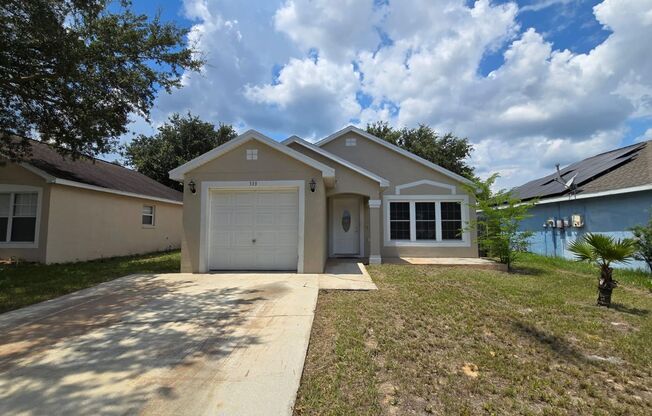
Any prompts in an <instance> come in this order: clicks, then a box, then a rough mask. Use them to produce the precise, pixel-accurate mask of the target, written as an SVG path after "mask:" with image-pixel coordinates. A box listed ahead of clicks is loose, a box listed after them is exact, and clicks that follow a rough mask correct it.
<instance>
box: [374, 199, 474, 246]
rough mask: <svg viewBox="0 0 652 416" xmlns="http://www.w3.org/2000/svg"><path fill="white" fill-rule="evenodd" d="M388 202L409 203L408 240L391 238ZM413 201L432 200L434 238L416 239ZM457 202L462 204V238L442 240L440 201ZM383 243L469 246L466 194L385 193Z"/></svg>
mask: <svg viewBox="0 0 652 416" xmlns="http://www.w3.org/2000/svg"><path fill="white" fill-rule="evenodd" d="M390 202H408V203H409V204H410V240H392V239H391V238H390V237H391V233H390V218H389V214H390V212H389V204H390ZM415 202H434V203H435V212H436V216H437V233H436V239H435V240H417V239H416V238H417V232H416V208H415ZM442 202H458V203H461V204H462V210H461V211H462V229H463V230H464V231H463V232H462V239H461V240H443V239H442V228H441V203H442ZM383 224H384V225H385V226H384V227H383V228H384V233H383V234H384V243H385V246H386V247H470V246H471V236H470V233H469V231H468V230H467V229H466V228H467V227H468V224H469V197H468V195H387V196H384V197H383Z"/></svg>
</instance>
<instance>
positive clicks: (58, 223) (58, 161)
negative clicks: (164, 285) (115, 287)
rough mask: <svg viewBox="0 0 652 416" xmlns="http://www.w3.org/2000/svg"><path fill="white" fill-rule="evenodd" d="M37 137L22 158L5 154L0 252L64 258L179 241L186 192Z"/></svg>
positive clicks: (1, 255)
mask: <svg viewBox="0 0 652 416" xmlns="http://www.w3.org/2000/svg"><path fill="white" fill-rule="evenodd" d="M31 143H32V155H31V157H30V158H29V159H28V160H26V161H25V162H24V163H11V162H8V161H2V160H0V259H10V258H15V259H21V260H25V261H36V262H42V263H61V262H70V261H80V260H90V259H97V258H106V257H114V256H122V255H130V254H139V253H148V252H153V251H160V250H166V249H173V248H178V247H179V246H180V245H181V226H182V223H181V217H182V211H183V202H182V194H181V192H178V191H176V190H174V189H170V188H168V187H167V186H164V185H161V184H160V183H158V182H156V181H154V180H152V179H150V178H148V177H146V176H144V175H142V174H140V173H138V172H135V171H132V170H130V169H126V168H124V167H121V166H118V165H115V164H112V163H108V162H104V161H101V160H93V159H90V158H81V159H77V160H72V159H69V158H63V157H62V156H61V155H59V154H58V153H57V152H56V151H54V150H53V149H52V148H51V147H49V146H47V145H45V144H43V143H40V142H37V141H32V142H31Z"/></svg>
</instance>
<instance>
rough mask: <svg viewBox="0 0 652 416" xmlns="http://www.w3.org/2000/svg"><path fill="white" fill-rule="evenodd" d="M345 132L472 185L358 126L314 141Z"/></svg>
mask: <svg viewBox="0 0 652 416" xmlns="http://www.w3.org/2000/svg"><path fill="white" fill-rule="evenodd" d="M347 133H357V134H358V135H360V136H362V137H364V138H366V139H369V140H371V141H372V142H376V143H378V144H379V145H381V146H384V147H386V148H388V149H390V150H393V151H394V152H396V153H399V154H401V155H403V156H405V157H407V158H409V159H412V160H414V161H415V162H417V163H420V164H422V165H424V166H426V167H428V168H430V169H432V170H435V171H437V172H439V173H441V174H443V175H445V176H448V177H449V178H452V179H455V180H456V181H459V182H462V183H466V184H469V185H473V182H472V181H471V180H469V179H467V178H465V177H464V176H462V175H458V174H457V173H455V172H451V171H450V170H448V169H446V168H443V167H441V166H439V165H437V164H435V163H432V162H430V161H429V160H426V159H424V158H422V157H420V156H417V155H415V154H414V153H411V152H408V151H407V150H405V149H401V148H400V147H398V146H396V145H394V144H391V143H389V142H388V141H386V140H383V139H381V138H380V137H376V136H374V135H373V134H370V133H367V132H366V131H364V130H362V129H359V128H357V127H355V126H348V127H345V128H343V129H342V130H339V131H337V132H335V133H333V134H331V135H330V136H328V137H326V138H324V139H322V140H320V141H318V142H317V143H316V145H317V146H319V147H322V146H323V145H325V144H326V143H329V142H331V141H333V140H335V139H337V138H338V137H340V136H343V135H345V134H347Z"/></svg>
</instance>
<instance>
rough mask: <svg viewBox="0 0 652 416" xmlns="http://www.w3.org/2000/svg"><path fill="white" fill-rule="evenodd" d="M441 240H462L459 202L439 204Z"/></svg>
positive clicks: (460, 206)
mask: <svg viewBox="0 0 652 416" xmlns="http://www.w3.org/2000/svg"><path fill="white" fill-rule="evenodd" d="M441 238H442V239H443V240H461V239H462V204H460V203H459V202H442V203H441Z"/></svg>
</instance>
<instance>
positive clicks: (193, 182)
mask: <svg viewBox="0 0 652 416" xmlns="http://www.w3.org/2000/svg"><path fill="white" fill-rule="evenodd" d="M188 189H190V192H191V193H193V194H194V193H195V192H197V188H195V181H193V180H192V179H191V180H190V182H188Z"/></svg>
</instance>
